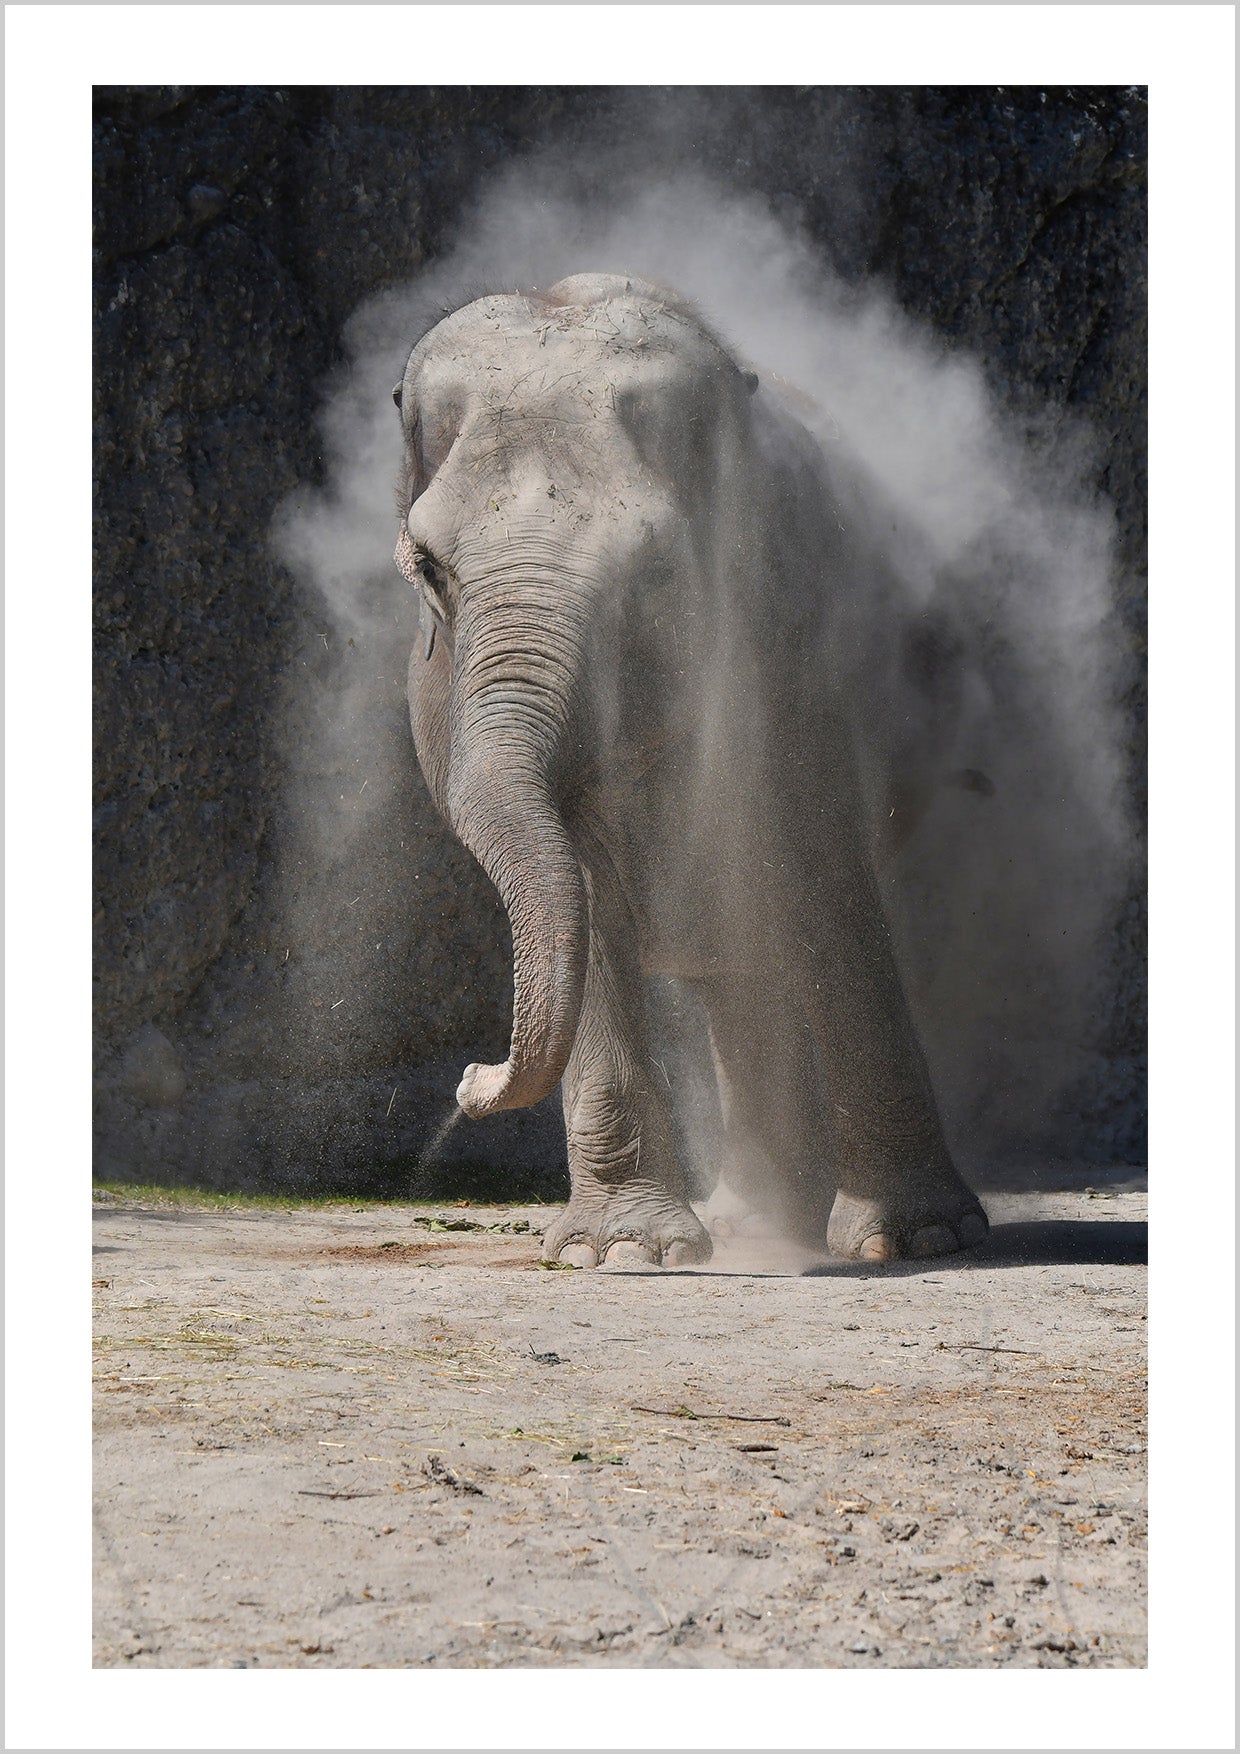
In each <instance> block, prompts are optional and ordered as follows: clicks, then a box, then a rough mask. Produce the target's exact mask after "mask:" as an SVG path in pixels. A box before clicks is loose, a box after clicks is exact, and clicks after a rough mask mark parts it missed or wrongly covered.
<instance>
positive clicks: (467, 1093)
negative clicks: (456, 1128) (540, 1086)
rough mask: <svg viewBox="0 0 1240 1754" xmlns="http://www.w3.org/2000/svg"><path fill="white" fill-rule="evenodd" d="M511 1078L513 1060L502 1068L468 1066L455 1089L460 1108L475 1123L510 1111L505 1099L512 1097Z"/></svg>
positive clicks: (505, 1062) (506, 1061) (507, 1061)
mask: <svg viewBox="0 0 1240 1754" xmlns="http://www.w3.org/2000/svg"><path fill="white" fill-rule="evenodd" d="M512 1074H513V1064H512V1061H511V1060H505V1061H504V1063H503V1065H502V1066H480V1065H472V1066H466V1068H465V1076H464V1077H463V1078H462V1079H461V1082H460V1083H459V1084H458V1085H457V1088H456V1102H457V1107H458V1108H460V1109H461V1110H463V1112H464V1113H465V1114H467V1115H468V1116H469V1118H470V1119H471V1120H474V1121H480V1120H481V1119H482V1117H483V1116H484V1115H489V1114H494V1113H495V1112H496V1110H497V1109H501V1108H509V1107H511V1106H512V1104H510V1103H509V1102H508V1101H507V1100H506V1098H507V1097H508V1096H509V1095H510V1093H511V1089H512Z"/></svg>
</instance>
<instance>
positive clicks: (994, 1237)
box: [804, 1218, 1148, 1279]
mask: <svg viewBox="0 0 1240 1754" xmlns="http://www.w3.org/2000/svg"><path fill="white" fill-rule="evenodd" d="M1147 1229H1148V1227H1147V1225H1146V1224H1145V1222H1144V1220H1142V1221H1139V1222H1138V1221H1136V1220H1131V1219H1110V1220H1108V1219H1102V1220H1094V1221H1092V1222H1091V1221H1090V1220H1088V1219H1081V1218H1059V1219H1053V1218H1046V1219H1031V1220H1026V1221H1023V1222H1017V1223H1012V1224H994V1225H992V1226H991V1230H990V1235H989V1236H988V1237H987V1239H986V1241H985V1243H984V1244H983V1245H982V1247H981V1248H976V1249H969V1250H968V1251H967V1252H966V1253H964V1254H959V1255H942V1256H937V1257H933V1258H931V1259H929V1260H925V1261H892V1262H891V1263H889V1264H887V1265H884V1264H883V1263H882V1262H871V1261H823V1262H821V1263H817V1264H815V1265H814V1266H812V1267H806V1268H805V1269H804V1276H805V1277H808V1278H833V1279H835V1278H862V1277H865V1278H868V1277H875V1276H877V1277H882V1278H888V1279H890V1278H900V1277H908V1276H909V1275H916V1276H917V1277H919V1278H924V1277H925V1275H926V1273H927V1272H931V1273H934V1274H936V1275H937V1274H939V1273H965V1272H972V1271H975V1270H976V1269H977V1268H979V1267H981V1268H992V1267H1076V1266H1080V1267H1139V1266H1144V1265H1145V1263H1146V1260H1147V1258H1148V1239H1147Z"/></svg>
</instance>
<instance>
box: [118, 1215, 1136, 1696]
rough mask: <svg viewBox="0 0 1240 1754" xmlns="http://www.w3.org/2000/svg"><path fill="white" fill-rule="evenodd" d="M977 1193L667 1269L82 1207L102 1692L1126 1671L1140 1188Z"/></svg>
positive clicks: (294, 1224) (443, 1241) (357, 1229)
mask: <svg viewBox="0 0 1240 1754" xmlns="http://www.w3.org/2000/svg"><path fill="white" fill-rule="evenodd" d="M987 1205H988V1208H989V1210H990V1213H991V1218H992V1222H993V1223H994V1225H995V1229H994V1233H993V1236H992V1240H991V1243H990V1244H989V1246H988V1248H987V1250H986V1251H985V1252H984V1253H981V1254H975V1255H973V1256H969V1257H960V1258H958V1259H957V1260H943V1261H935V1262H929V1263H916V1264H908V1265H903V1266H899V1267H889V1268H881V1267H879V1268H875V1267H862V1266H860V1265H856V1264H850V1263H844V1262H822V1261H821V1260H820V1258H818V1257H811V1256H809V1255H807V1254H796V1253H794V1252H793V1251H791V1250H789V1249H788V1247H787V1246H786V1245H776V1244H773V1243H764V1242H761V1241H756V1240H749V1241H745V1242H733V1243H731V1244H728V1245H726V1246H723V1247H721V1248H720V1249H719V1251H718V1252H717V1254H716V1258H715V1260H714V1262H713V1263H712V1264H711V1266H710V1267H709V1268H707V1269H699V1270H692V1271H683V1272H674V1273H668V1272H662V1273H660V1272H657V1271H637V1272H614V1271H599V1272H581V1271H571V1270H570V1271H565V1270H553V1271H548V1270H546V1269H544V1268H541V1267H540V1266H539V1265H538V1237H537V1234H536V1232H537V1231H538V1230H539V1229H541V1227H542V1225H543V1224H544V1223H545V1222H546V1221H547V1219H548V1217H549V1215H550V1213H551V1209H549V1208H547V1207H540V1208H520V1209H518V1208H512V1209H480V1208H478V1207H470V1208H469V1209H468V1210H462V1209H457V1208H453V1207H451V1206H446V1207H444V1208H442V1209H439V1210H438V1211H437V1212H428V1211H427V1210H425V1209H415V1208H413V1207H381V1208H378V1207H377V1208H370V1209H366V1210H349V1209H348V1208H340V1209H336V1208H332V1209H328V1210H325V1211H324V1210H310V1209H305V1210H301V1211H293V1212H281V1211H247V1212H213V1211H206V1210H184V1209H165V1208H153V1207H140V1206H134V1205H126V1204H122V1203H117V1202H115V1201H114V1202H112V1203H107V1204H100V1205H97V1206H96V1209H95V1220H96V1222H95V1227H94V1229H95V1245H96V1252H95V1261H94V1270H95V1300H96V1317H97V1341H96V1446H95V1487H96V1523H95V1530H96V1548H95V1557H96V1580H97V1581H96V1615H95V1619H96V1647H95V1662H96V1665H97V1666H104V1667H125V1666H132V1667H181V1668H197V1667H207V1668H221V1667H222V1668H229V1667H234V1668H246V1667H262V1668H267V1667H276V1668H287V1667H297V1668H301V1667H344V1668H366V1667H385V1668H386V1667H406V1666H412V1665H415V1664H437V1665H443V1666H449V1667H460V1666H495V1665H518V1666H565V1665H573V1666H576V1665H583V1664H589V1665H608V1664H618V1665H620V1666H622V1667H645V1666H653V1665H663V1666H684V1667H691V1666H717V1665H754V1666H766V1667H774V1666H807V1665H811V1666H818V1665H826V1666H841V1667H852V1666H858V1667H875V1666H880V1667H901V1668H908V1667H915V1668H923V1667H924V1668H934V1667H968V1668H999V1667H1010V1666H1021V1667H1029V1666H1038V1667H1061V1666H1085V1667H1109V1668H1113V1667H1132V1666H1136V1665H1142V1664H1144V1662H1145V1315H1144V1278H1145V1270H1144V1265H1143V1263H1144V1259H1145V1222H1144V1220H1145V1198H1144V1195H1143V1194H1141V1193H1139V1192H1136V1191H1133V1190H1131V1189H1126V1188H1121V1189H1120V1190H1119V1191H1107V1192H1105V1193H1102V1194H1090V1193H1085V1192H1082V1191H1079V1190H1077V1191H1070V1192H1061V1193H1054V1194H1047V1193H1038V1194H1009V1195H1006V1196H993V1195H992V1196H990V1197H988V1199H987ZM461 1224H469V1225H472V1226H474V1227H475V1228H472V1229H452V1228H443V1226H444V1225H461ZM527 1226H528V1227H529V1228H526V1227H527ZM807 1269H808V1271H807Z"/></svg>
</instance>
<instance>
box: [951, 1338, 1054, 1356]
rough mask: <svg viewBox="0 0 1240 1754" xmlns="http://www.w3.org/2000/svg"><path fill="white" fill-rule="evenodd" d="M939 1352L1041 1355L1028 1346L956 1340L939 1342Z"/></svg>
mask: <svg viewBox="0 0 1240 1754" xmlns="http://www.w3.org/2000/svg"><path fill="white" fill-rule="evenodd" d="M937 1350H938V1351H939V1352H1019V1353H1020V1355H1021V1357H1022V1358H1040V1357H1041V1353H1039V1352H1033V1351H1031V1350H1030V1349H1029V1347H1028V1346H983V1345H982V1344H981V1343H980V1342H979V1341H977V1340H958V1341H955V1342H950V1341H947V1340H940V1341H939V1343H938V1347H937Z"/></svg>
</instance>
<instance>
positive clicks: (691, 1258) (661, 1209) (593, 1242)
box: [542, 1185, 713, 1267]
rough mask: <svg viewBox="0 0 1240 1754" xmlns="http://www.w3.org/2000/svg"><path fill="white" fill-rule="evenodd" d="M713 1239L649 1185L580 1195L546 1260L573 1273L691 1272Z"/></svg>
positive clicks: (554, 1234)
mask: <svg viewBox="0 0 1240 1754" xmlns="http://www.w3.org/2000/svg"><path fill="white" fill-rule="evenodd" d="M712 1247H713V1245H712V1243H711V1240H710V1237H709V1236H708V1235H707V1233H706V1231H705V1230H703V1228H702V1226H701V1225H700V1224H699V1223H698V1220H697V1218H696V1216H695V1215H694V1213H693V1212H692V1211H691V1210H690V1209H689V1207H688V1206H686V1205H685V1204H684V1203H683V1201H681V1200H678V1199H677V1198H676V1196H675V1195H674V1194H669V1193H668V1192H667V1191H666V1190H665V1189H662V1188H657V1187H651V1186H649V1185H646V1186H642V1187H631V1188H627V1187H625V1188H614V1189H609V1188H602V1187H596V1188H590V1189H588V1190H578V1189H574V1191H573V1195H572V1198H571V1199H570V1200H569V1202H568V1205H567V1206H566V1207H565V1209H564V1211H563V1212H562V1213H561V1214H560V1216H559V1217H558V1218H557V1219H556V1220H555V1222H554V1224H552V1225H551V1226H550V1228H549V1229H548V1230H547V1232H546V1234H545V1235H544V1237H543V1246H542V1252H543V1259H544V1260H545V1261H559V1262H561V1263H562V1264H563V1265H564V1266H570V1267H602V1266H607V1267H649V1266H656V1267H657V1266H663V1267H688V1266H692V1265H693V1264H694V1263H695V1262H698V1261H708V1260H709V1259H710V1257H711V1251H712Z"/></svg>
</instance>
